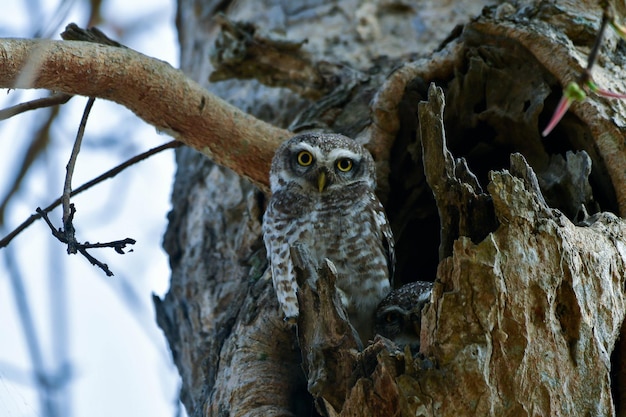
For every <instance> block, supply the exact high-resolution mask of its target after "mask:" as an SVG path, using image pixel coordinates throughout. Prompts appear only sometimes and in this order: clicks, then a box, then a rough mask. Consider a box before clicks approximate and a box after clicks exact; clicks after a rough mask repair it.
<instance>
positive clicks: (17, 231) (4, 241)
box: [0, 140, 182, 249]
mask: <svg viewBox="0 0 626 417" xmlns="http://www.w3.org/2000/svg"><path fill="white" fill-rule="evenodd" d="M179 146H182V143H180V142H178V141H175V140H173V141H171V142H167V143H165V144H163V145H160V146H157V147H156V148H152V149H150V150H148V151H146V152H143V153H141V154H139V155H136V156H134V157H132V158H130V159H129V160H127V161H125V162H123V163H121V164H119V165H118V166H116V167H115V168H113V169H110V170H108V171H107V172H105V173H104V174H102V175H100V176H98V177H96V178H94V179H92V180H90V181H88V182H86V183H84V184H83V185H81V186H80V187H78V188H76V189H75V190H73V191H72V193H71V194H70V195H71V197H73V196H75V195H77V194H80V193H82V192H83V191H86V190H88V189H90V188H91V187H93V186H94V185H97V184H99V183H101V182H102V181H104V180H107V179H109V178H113V177H115V176H116V175H117V174H119V173H120V172H122V171H123V170H125V169H126V168H128V167H130V166H131V165H134V164H136V163H138V162H141V161H143V160H144V159H148V158H149V157H151V156H152V155H154V154H157V153H159V152H161V151H164V150H166V149H173V148H178V147H179ZM59 205H61V197H59V198H57V199H56V200H55V201H53V202H52V204H50V205H49V206H47V207H46V208H44V209H43V211H44V212H45V213H49V212H50V211H52V210H53V209H54V208H56V207H58V206H59ZM39 219H41V215H40V214H38V213H37V214H32V215H31V216H30V217H28V219H26V220H24V222H22V224H20V225H19V226H18V227H16V228H15V229H14V230H13V231H11V232H10V233H8V234H7V235H6V236H5V237H4V238H2V240H0V249H2V248H4V247H6V246H7V245H8V244H9V243H10V242H11V241H12V240H13V239H14V238H15V237H16V236H17V235H19V234H20V233H21V232H23V231H24V230H25V229H26V228H27V227H28V226H30V225H31V224H33V223H34V222H35V221H36V220H39Z"/></svg>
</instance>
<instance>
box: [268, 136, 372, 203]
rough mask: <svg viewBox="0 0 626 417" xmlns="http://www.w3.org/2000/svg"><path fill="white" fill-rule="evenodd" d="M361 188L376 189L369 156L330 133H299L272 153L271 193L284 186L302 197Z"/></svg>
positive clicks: (361, 148)
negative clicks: (356, 187) (299, 193)
mask: <svg viewBox="0 0 626 417" xmlns="http://www.w3.org/2000/svg"><path fill="white" fill-rule="evenodd" d="M354 185H361V186H365V187H367V188H369V189H371V190H373V189H375V188H376V174H375V165H374V160H373V158H372V155H370V153H369V152H368V151H367V150H366V149H365V148H363V147H362V146H361V145H359V144H358V143H356V142H355V141H354V140H353V139H350V138H348V137H345V136H342V135H339V134H333V133H303V134H299V135H296V136H294V137H292V138H291V139H289V140H287V141H286V142H284V143H283V144H282V145H281V146H280V147H279V148H278V150H277V151H276V153H275V155H274V159H273V160H272V168H271V171H270V186H271V188H272V192H273V193H275V192H277V191H280V190H282V189H284V188H286V187H287V186H289V187H290V188H291V190H292V191H298V190H300V191H302V192H303V193H307V194H310V193H320V194H322V193H332V192H337V191H345V190H346V187H350V186H354Z"/></svg>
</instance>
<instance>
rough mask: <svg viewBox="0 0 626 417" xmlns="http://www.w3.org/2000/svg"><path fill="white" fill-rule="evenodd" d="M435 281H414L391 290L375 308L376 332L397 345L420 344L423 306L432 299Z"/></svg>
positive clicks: (415, 349) (413, 345)
mask: <svg viewBox="0 0 626 417" xmlns="http://www.w3.org/2000/svg"><path fill="white" fill-rule="evenodd" d="M432 291H433V283H432V282H425V281H417V282H412V283H410V284H406V285H404V286H402V287H400V288H398V289H397V290H393V291H392V292H391V293H389V294H388V295H387V296H386V297H385V298H384V299H383V301H381V302H380V304H379V305H378V308H377V309H376V329H375V331H376V333H378V334H379V335H381V336H385V337H386V338H388V339H390V340H393V341H394V342H395V343H396V344H397V345H398V346H400V347H404V346H407V345H408V346H409V347H410V348H411V349H412V350H414V351H416V352H417V351H419V348H420V332H421V326H422V309H423V308H424V305H425V304H426V303H427V302H429V301H430V295H431V293H432Z"/></svg>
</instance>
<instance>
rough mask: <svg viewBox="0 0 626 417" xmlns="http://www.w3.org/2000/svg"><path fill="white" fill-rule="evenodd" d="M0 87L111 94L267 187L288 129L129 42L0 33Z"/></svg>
mask: <svg viewBox="0 0 626 417" xmlns="http://www.w3.org/2000/svg"><path fill="white" fill-rule="evenodd" d="M115 68H123V71H115V70H114V69H115ZM59 74H62V76H59ZM0 88H46V89H50V90H55V91H59V92H63V93H66V94H76V95H83V96H88V97H96V98H103V99H107V100H112V101H114V102H116V103H119V104H121V105H123V106H126V107H128V108H129V109H130V110H132V111H133V112H135V114H137V115H138V116H139V117H141V118H142V119H143V120H145V121H146V122H148V123H150V124H152V125H153V126H155V127H156V128H157V129H159V130H161V131H164V132H167V133H168V134H171V135H172V136H173V137H174V138H176V139H178V140H180V141H181V142H183V143H185V144H186V145H189V146H190V147H192V148H194V149H196V150H198V151H200V152H202V153H204V154H205V155H207V156H208V157H210V158H211V159H212V160H213V161H215V162H216V163H218V164H220V165H223V166H226V167H228V168H230V169H232V170H233V171H235V172H237V173H238V174H240V175H242V176H244V177H247V178H249V179H250V180H252V181H253V182H254V183H255V184H257V185H259V186H261V187H262V188H263V189H264V190H267V189H268V183H269V180H268V173H269V168H270V163H271V160H272V156H273V154H274V151H275V150H276V148H277V147H278V145H279V144H280V143H281V142H282V141H283V140H284V139H286V138H287V137H289V136H290V135H291V133H290V132H289V131H287V130H284V129H280V128H277V127H275V126H272V125H271V124H269V123H266V122H263V121H261V120H259V119H256V118H255V117H253V116H251V115H249V114H247V113H245V112H243V111H241V110H239V109H238V108H236V107H234V106H232V105H230V104H228V103H226V102H225V101H223V100H222V99H220V98H218V97H216V96H214V95H213V94H211V93H209V92H208V91H207V90H206V89H204V88H203V87H202V86H201V85H199V84H198V83H196V82H194V81H192V80H191V79H189V78H187V77H186V76H185V75H184V74H183V73H182V72H181V71H179V70H177V69H174V68H172V67H171V66H170V65H169V64H167V63H166V62H163V61H160V60H157V59H154V58H150V57H147V56H145V55H142V54H140V53H138V52H136V51H133V50H131V49H128V48H119V47H114V46H106V45H100V44H94V43H90V42H80V41H50V40H44V39H0Z"/></svg>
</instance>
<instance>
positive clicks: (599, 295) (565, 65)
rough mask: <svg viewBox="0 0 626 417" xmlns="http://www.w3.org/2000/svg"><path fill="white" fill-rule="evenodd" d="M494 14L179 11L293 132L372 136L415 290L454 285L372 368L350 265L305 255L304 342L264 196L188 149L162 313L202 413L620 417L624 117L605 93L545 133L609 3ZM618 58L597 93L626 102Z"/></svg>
mask: <svg viewBox="0 0 626 417" xmlns="http://www.w3.org/2000/svg"><path fill="white" fill-rule="evenodd" d="M495 3H497V2H489V1H480V0H464V1H457V2H443V3H442V2H440V1H423V2H419V6H417V5H413V4H412V3H410V2H409V3H406V2H387V1H371V2H362V1H357V0H354V1H352V0H346V1H341V2H331V3H329V2H300V1H288V0H286V1H281V2H259V1H238V2H232V3H231V2H201V1H198V0H180V1H179V5H178V19H177V23H178V28H179V39H180V43H181V67H182V70H183V71H184V72H185V73H187V74H188V75H189V76H190V77H191V78H193V79H195V80H196V81H198V82H200V83H201V84H203V85H206V86H207V88H208V89H209V90H210V91H212V92H214V93H216V94H218V95H219V96H221V97H223V98H225V99H226V100H227V101H229V102H231V103H232V104H234V105H236V106H237V107H239V108H241V109H242V110H244V111H246V112H248V113H251V114H253V115H255V116H257V117H259V118H261V119H263V120H266V121H268V122H271V123H272V124H274V125H276V126H280V127H283V128H287V127H289V128H290V130H292V131H295V130H298V129H308V128H321V129H326V130H329V131H335V132H338V133H343V134H346V135H348V136H351V137H353V138H355V139H356V140H358V141H359V142H361V143H363V144H365V146H366V147H368V149H369V150H370V151H371V152H372V154H373V155H374V157H375V159H376V161H377V166H378V175H379V184H380V190H379V191H380V196H381V199H382V200H383V202H384V203H385V205H386V209H387V212H388V215H389V218H390V220H391V222H392V226H393V229H394V233H395V236H396V246H397V259H398V264H397V267H396V271H397V276H396V284H397V285H402V284H406V283H410V282H413V281H416V280H422V281H434V282H435V284H434V287H433V293H432V297H431V300H430V303H428V304H427V306H426V307H425V308H424V310H423V317H422V325H421V349H420V353H419V354H416V355H414V354H413V353H411V352H410V350H409V349H405V350H404V352H403V351H401V350H399V349H397V347H396V346H395V345H394V343H393V342H392V341H387V340H385V339H383V338H380V337H379V338H377V339H376V340H375V341H374V343H372V344H371V345H370V346H368V347H366V348H365V349H364V350H363V351H362V352H359V351H358V347H357V345H356V344H355V343H354V341H353V340H352V339H351V337H350V335H349V334H348V333H347V330H346V329H349V327H346V323H345V320H344V319H343V317H342V314H341V306H338V305H337V302H336V300H335V299H333V294H334V293H333V288H334V287H333V276H332V268H331V269H322V270H320V271H315V270H312V269H311V268H310V266H309V263H308V262H307V257H306V254H304V255H302V256H301V263H300V267H299V274H300V278H301V279H300V283H301V294H299V296H301V297H305V298H304V299H303V301H304V302H301V307H302V309H301V317H300V321H299V323H298V332H297V333H296V331H295V330H294V329H292V328H291V327H290V326H289V325H288V324H286V323H284V322H283V320H282V317H281V315H280V313H279V308H278V304H277V301H276V297H275V294H274V290H273V288H272V285H271V280H269V279H267V275H266V274H265V270H266V267H267V262H266V260H265V250H264V247H263V244H262V236H261V228H260V225H261V219H262V215H263V212H264V209H265V202H266V200H267V195H266V194H264V192H263V191H261V190H260V189H258V188H257V187H256V186H254V185H253V184H252V183H250V182H249V181H248V180H246V179H244V178H242V177H240V176H238V175H237V174H235V173H234V172H232V171H230V170H229V169H227V168H224V167H221V166H218V165H216V164H214V163H213V162H211V161H209V160H208V159H206V158H205V157H204V156H203V155H201V154H200V153H197V152H196V151H193V150H191V149H189V148H187V149H181V150H179V151H177V163H178V172H177V175H176V182H175V186H174V192H173V196H172V202H173V209H172V212H171V213H170V215H169V220H170V224H169V228H168V231H167V234H166V236H165V241H164V246H165V248H166V250H167V251H168V253H169V255H170V262H171V267H172V281H171V288H170V291H169V293H168V294H167V296H166V297H165V298H164V299H163V300H160V299H158V298H157V299H155V303H156V305H157V319H158V321H159V324H160V326H161V327H162V328H163V330H164V332H165V334H166V336H167V338H168V340H169V343H170V346H171V349H172V353H173V356H174V360H175V362H176V364H177V366H178V369H179V371H180V373H181V375H182V379H183V386H182V391H181V395H182V401H183V402H184V404H185V406H186V408H187V410H188V412H189V414H190V415H192V416H200V415H210V416H218V415H220V416H222V415H230V416H243V415H264V416H292V415H312V414H313V415H314V414H315V413H319V414H322V415H329V416H333V415H353V416H373V415H380V416H389V415H403V416H404V415H407V416H408V415H411V416H464V415H467V416H475V415H491V416H503V415H506V416H508V415H510V416H525V415H528V416H531V415H532V416H534V415H558V416H571V415H615V414H616V413H618V412H619V413H620V415H622V413H623V410H622V406H626V405H624V404H623V401H621V398H622V391H621V386H622V382H621V378H622V372H621V370H622V368H623V367H624V365H623V362H622V359H621V357H622V355H621V349H622V348H618V350H616V351H615V352H614V354H613V362H611V355H612V352H613V351H614V347H615V344H616V341H617V339H618V335H619V331H620V327H621V325H622V322H623V318H624V311H625V303H626V299H625V285H626V272H625V271H626V269H625V266H626V245H625V243H624V235H625V234H626V223H625V222H624V221H623V220H622V219H621V218H620V217H618V216H624V214H625V213H626V166H625V164H626V158H625V156H626V151H625V149H624V141H623V139H622V138H623V135H624V133H625V132H624V130H625V129H624V126H626V120H625V119H624V114H626V112H625V110H626V108H625V107H624V104H623V103H622V102H618V101H608V100H604V99H599V98H597V97H590V98H588V99H587V100H586V101H585V102H583V103H576V104H574V105H573V106H572V107H571V109H570V112H569V113H568V114H567V115H566V117H565V118H564V119H563V120H562V122H561V123H560V125H559V126H558V127H557V129H556V130H555V132H554V133H553V134H551V135H550V136H549V137H548V138H546V139H542V138H541V137H540V133H539V132H540V131H541V130H542V128H543V127H544V126H545V125H546V124H547V121H548V119H549V117H550V115H551V114H552V112H553V111H554V109H555V107H556V104H557V101H558V100H559V97H560V95H561V87H562V86H564V85H566V84H567V82H569V81H572V80H573V79H574V78H575V77H576V75H577V74H578V73H579V72H580V71H581V69H582V67H583V65H584V64H581V63H584V62H585V61H586V54H588V53H589V50H590V48H591V46H592V45H593V42H594V38H595V34H596V31H597V29H598V27H599V22H600V17H601V15H602V11H601V9H600V8H599V6H598V5H597V4H596V2H595V1H593V2H592V1H577V2H558V4H553V3H552V2H541V1H531V0H527V1H520V2H518V3H516V4H515V5H513V4H510V3H503V4H500V5H496V4H495ZM484 6H487V7H485V8H484V9H483V7H484ZM457 24H458V25H463V26H459V27H456V28H455V26H456V25H457ZM600 53H601V55H602V56H603V60H602V61H600V64H598V65H597V67H596V68H595V69H594V78H595V79H596V81H598V83H600V84H602V87H604V88H606V89H609V90H615V89H619V88H621V87H622V84H623V83H622V79H623V77H622V75H623V68H622V66H621V65H622V63H623V62H626V61H625V60H624V58H625V55H624V52H623V47H622V45H621V44H619V43H618V42H617V41H616V39H615V38H614V37H612V36H607V37H606V39H605V42H604V44H603V47H602V49H601V51H600ZM209 57H210V58H211V61H209ZM210 77H211V78H212V79H213V80H225V81H221V82H215V83H211V84H209V82H208V80H209V78H210ZM250 78H253V79H254V80H251V79H250ZM261 83H264V84H261ZM431 83H435V84H436V85H437V86H438V87H439V88H435V87H431V88H429V85H430V84H431ZM622 92H623V91H622ZM426 100H428V101H427V102H422V103H420V101H426ZM444 102H445V105H444ZM244 151H245V150H244ZM249 157H250V158H254V157H255V155H254V154H252V155H249ZM459 158H463V159H459ZM266 162H267V161H265V163H266ZM611 213H613V214H611ZM294 256H296V255H294ZM311 276H312V277H315V278H316V279H318V281H319V285H318V287H317V288H316V290H312V289H311V288H309V287H308V286H307V284H306V282H307V280H306V279H304V278H306V277H311ZM326 290H328V291H326ZM311 299H314V300H317V301H316V302H313V303H309V304H307V303H306V301H307V300H311ZM320 308H321V309H322V310H319V309H320ZM322 321H323V323H325V324H327V325H328V327H327V328H328V329H331V331H329V332H328V334H319V331H317V330H316V329H318V327H316V326H321V323H320V322H322ZM346 334H348V336H346V337H343V338H342V337H338V336H341V335H346ZM301 352H302V353H301ZM616 381H617V382H616ZM615 405H617V409H616V408H615Z"/></svg>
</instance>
